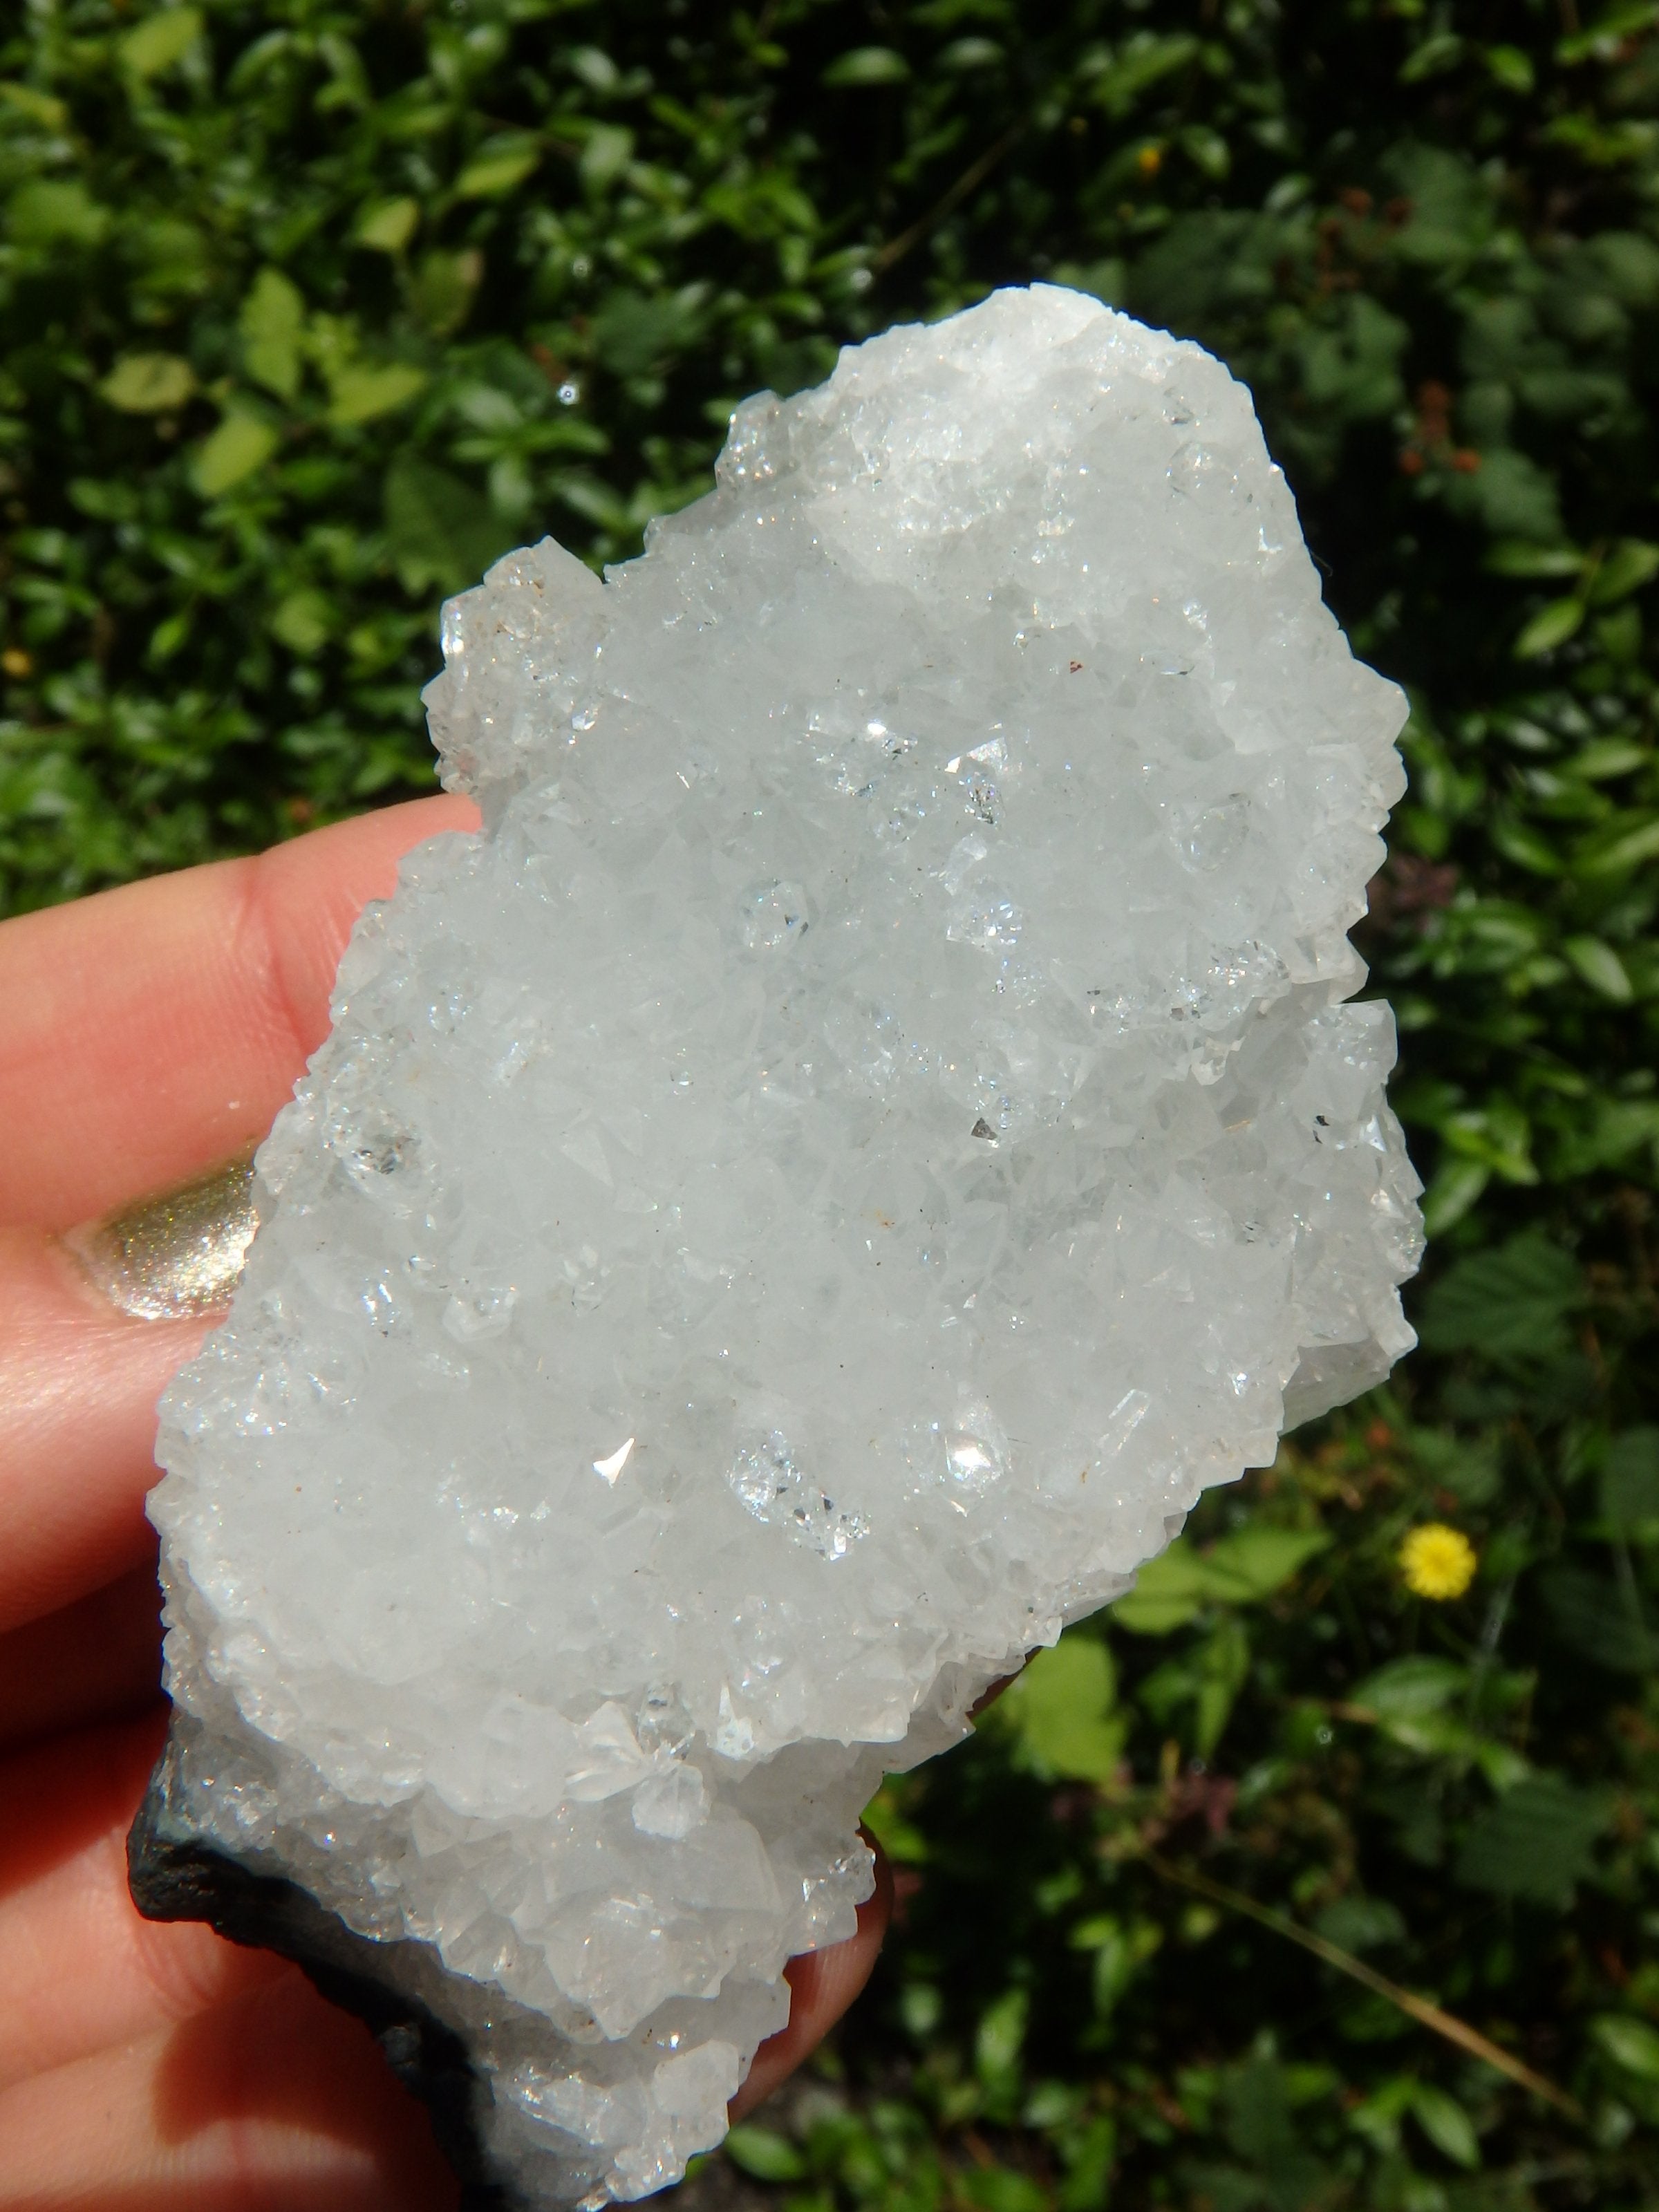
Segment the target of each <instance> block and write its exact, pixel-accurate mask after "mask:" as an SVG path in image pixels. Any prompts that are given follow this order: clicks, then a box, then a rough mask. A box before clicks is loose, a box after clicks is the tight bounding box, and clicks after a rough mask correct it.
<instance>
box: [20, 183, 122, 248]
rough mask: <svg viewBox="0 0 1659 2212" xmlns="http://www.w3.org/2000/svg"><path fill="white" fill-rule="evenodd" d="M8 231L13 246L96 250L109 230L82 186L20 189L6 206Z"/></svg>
mask: <svg viewBox="0 0 1659 2212" xmlns="http://www.w3.org/2000/svg"><path fill="white" fill-rule="evenodd" d="M6 217H7V227H8V228H9V230H10V232H11V236H12V242H13V244H14V245H16V246H96V245H97V244H98V242H99V240H100V239H101V238H102V237H103V235H104V234H105V232H106V230H107V229H108V228H109V226H110V211H109V210H108V209H107V208H106V207H100V205H99V204H98V203H97V202H96V201H95V200H94V198H93V197H92V195H91V193H90V192H88V191H87V189H86V187H85V185H76V184H49V183H47V182H46V181H45V180H44V179H42V180H41V181H40V182H38V183H35V184H28V185H20V187H19V188H18V190H17V191H15V192H14V193H13V194H12V196H11V197H10V199H9V201H8V202H7V204H6Z"/></svg>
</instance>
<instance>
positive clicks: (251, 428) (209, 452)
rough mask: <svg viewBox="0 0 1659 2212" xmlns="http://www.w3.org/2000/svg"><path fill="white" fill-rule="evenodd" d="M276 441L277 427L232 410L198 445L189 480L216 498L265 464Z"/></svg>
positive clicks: (204, 494) (200, 489) (206, 496)
mask: <svg viewBox="0 0 1659 2212" xmlns="http://www.w3.org/2000/svg"><path fill="white" fill-rule="evenodd" d="M276 444H277V439H276V431H275V430H274V429H273V428H271V426H270V423H269V422H265V421H264V419H263V417H261V416H258V415H249V414H245V413H240V412H236V411H233V412H232V413H230V414H228V415H227V416H225V418H224V420H223V422H221V423H220V425H219V427H218V428H217V429H216V430H214V431H212V432H210V434H209V435H208V436H207V437H205V438H204V440H203V441H202V443H201V444H200V445H199V446H198V447H197V448H196V451H195V453H194V455H193V456H192V457H191V465H190V480H191V483H193V484H194V485H195V487H196V489H197V491H198V492H200V494H201V495H202V496H203V498H204V499H216V498H217V497H218V496H219V495H220V493H221V492H226V491H228V490H229V489H230V488H231V486H232V485H233V484H239V483H241V481H242V479H243V477H251V476H252V474H253V471H255V470H256V469H258V468H263V467H264V464H265V463H266V462H267V461H268V460H269V459H270V456H271V455H272V453H275V452H276Z"/></svg>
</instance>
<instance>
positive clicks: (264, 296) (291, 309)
mask: <svg viewBox="0 0 1659 2212" xmlns="http://www.w3.org/2000/svg"><path fill="white" fill-rule="evenodd" d="M305 323H306V303H305V301H304V300H303V299H302V298H301V295H300V292H299V289H298V287H297V286H295V284H293V283H290V282H289V279H288V278H287V277H286V276H283V272H282V270H280V269H262V270H260V271H259V274H258V276H256V277H255V278H254V280H253V283H252V285H250V287H249V288H248V292H247V296H246V299H245V300H244V301H242V305H241V308H240V312H239V313H238V315H237V318H236V327H237V330H238V331H239V332H240V336H241V340H242V365H243V367H244V368H246V370H247V373H248V374H249V375H250V376H251V377H252V379H253V381H254V382H255V383H256V384H259V385H263V386H264V388H265V390H266V391H267V392H274V393H275V394H276V398H278V399H292V398H294V397H295V394H296V393H297V392H298V391H299V389H300V345H301V339H302V337H304V335H305Z"/></svg>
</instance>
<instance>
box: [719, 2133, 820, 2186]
mask: <svg viewBox="0 0 1659 2212" xmlns="http://www.w3.org/2000/svg"><path fill="white" fill-rule="evenodd" d="M725 2150H726V2156H727V2158H729V2159H730V2160H731V2161H732V2165H733V2166H736V2167H737V2168H738V2172H740V2173H747V2174H750V2175H751V2176H752V2177H753V2178H754V2179H755V2180H757V2181H802V2180H804V2179H805V2176H806V2160H805V2159H804V2158H803V2157H802V2156H801V2154H800V2153H799V2150H798V2149H797V2148H795V2146H794V2144H793V2143H792V2142H790V2140H789V2138H788V2136H781V2135H779V2134H778V2132H777V2130H775V2128H763V2127H757V2126H756V2125H755V2124H753V2123H752V2122H750V2121H740V2122H739V2123H738V2125H737V2126H736V2127H734V2128H728V2129H727V2130H726V2143H725Z"/></svg>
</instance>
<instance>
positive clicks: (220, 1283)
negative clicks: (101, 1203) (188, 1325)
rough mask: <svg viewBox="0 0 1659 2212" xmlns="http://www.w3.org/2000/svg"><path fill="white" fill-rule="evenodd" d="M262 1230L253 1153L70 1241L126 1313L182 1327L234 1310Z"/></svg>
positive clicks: (81, 1231)
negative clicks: (193, 1318) (183, 1322)
mask: <svg viewBox="0 0 1659 2212" xmlns="http://www.w3.org/2000/svg"><path fill="white" fill-rule="evenodd" d="M258 1226H259V1217H258V1213H257V1212H256V1211H255V1210H254V1205H253V1159H252V1154H251V1153H249V1154H245V1155H244V1156H243V1157H242V1158H240V1159H235V1160H232V1161H231V1162H230V1164H228V1166H227V1167H222V1168H217V1169H216V1170H214V1172H213V1173H212V1174H211V1175H209V1176H199V1177H198V1178H197V1180H196V1181H195V1182H187V1183H182V1184H180V1186H179V1188H178V1189H177V1190H169V1191H166V1192H164V1193H163V1194H162V1195H161V1197H160V1198H150V1199H146V1200H144V1201H143V1204H142V1205H138V1206H125V1207H124V1208H123V1209H122V1211H121V1212H118V1213H111V1214H106V1216H105V1218H103V1220H101V1221H94V1222H91V1223H88V1225H86V1226H85V1227H83V1228H81V1229H71V1230H70V1231H69V1233H68V1235H67V1236H66V1237H64V1240H63V1241H64V1247H65V1249H67V1250H68V1251H69V1252H70V1254H72V1255H73V1256H74V1258H75V1259H76V1261H78V1262H79V1264H80V1266H81V1267H82V1270H83V1271H84V1272H85V1273H86V1274H87V1276H88V1278H89V1279H90V1280H91V1282H92V1284H93V1285H94V1288H96V1289H97V1290H99V1291H101V1292H102V1293H103V1295H104V1296H105V1297H106V1298H107V1299H108V1300H109V1302H110V1304H112V1306H115V1307H116V1308H118V1310H119V1311H121V1312H122V1313H125V1314H133V1315H136V1316H137V1317H138V1318H139V1319H140V1320H142V1321H178V1320H180V1319H182V1318H183V1317H184V1316H185V1315H188V1314H204V1313H211V1312H212V1311H213V1310H214V1309H215V1308H216V1306H222V1305H225V1304H228V1301H229V1298H230V1294H231V1292H232V1291H234V1289H235V1287H236V1284H237V1280H238V1279H239V1277H240V1274H241V1272H242V1267H243V1265H244V1263H245V1261H246V1259H247V1248H248V1246H249V1245H250V1244H251V1243H252V1242H253V1232H254V1231H255V1230H256V1229H258Z"/></svg>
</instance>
